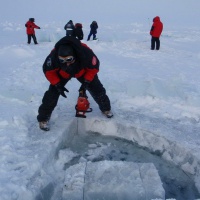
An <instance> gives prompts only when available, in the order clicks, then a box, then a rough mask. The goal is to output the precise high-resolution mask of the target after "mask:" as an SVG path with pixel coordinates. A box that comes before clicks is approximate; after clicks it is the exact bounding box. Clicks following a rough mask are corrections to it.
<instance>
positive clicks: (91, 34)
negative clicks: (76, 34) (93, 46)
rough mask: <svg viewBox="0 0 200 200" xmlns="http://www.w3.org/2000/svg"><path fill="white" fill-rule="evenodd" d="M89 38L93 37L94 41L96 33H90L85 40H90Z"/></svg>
mask: <svg viewBox="0 0 200 200" xmlns="http://www.w3.org/2000/svg"><path fill="white" fill-rule="evenodd" d="M91 36H93V40H95V39H96V33H94V32H91V31H90V33H89V35H88V39H87V40H90V37H91Z"/></svg>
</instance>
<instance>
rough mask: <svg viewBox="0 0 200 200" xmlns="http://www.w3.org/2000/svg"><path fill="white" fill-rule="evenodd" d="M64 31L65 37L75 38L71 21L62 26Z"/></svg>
mask: <svg viewBox="0 0 200 200" xmlns="http://www.w3.org/2000/svg"><path fill="white" fill-rule="evenodd" d="M64 29H65V30H66V36H75V33H74V29H75V27H74V23H73V21H72V20H69V21H68V22H67V24H66V25H65V26H64Z"/></svg>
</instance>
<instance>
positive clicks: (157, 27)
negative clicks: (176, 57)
mask: <svg viewBox="0 0 200 200" xmlns="http://www.w3.org/2000/svg"><path fill="white" fill-rule="evenodd" d="M162 30H163V23H162V22H161V21H160V17H159V16H156V17H154V18H153V25H152V27H151V30H150V35H151V36H152V37H151V50H154V49H155V45H156V50H159V49H160V35H161V33H162Z"/></svg>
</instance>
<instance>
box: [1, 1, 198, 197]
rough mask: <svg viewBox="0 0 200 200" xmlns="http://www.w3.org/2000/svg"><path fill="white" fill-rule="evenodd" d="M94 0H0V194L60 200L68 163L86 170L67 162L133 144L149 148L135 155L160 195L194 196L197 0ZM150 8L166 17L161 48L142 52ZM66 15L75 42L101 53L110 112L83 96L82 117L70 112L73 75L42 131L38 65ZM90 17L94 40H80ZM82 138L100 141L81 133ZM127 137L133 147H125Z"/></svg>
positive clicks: (122, 156)
mask: <svg viewBox="0 0 200 200" xmlns="http://www.w3.org/2000/svg"><path fill="white" fill-rule="evenodd" d="M95 4H96V3H95ZM97 4H98V6H97V7H96V6H95V8H94V2H93V1H92V0H87V1H80V0H68V1H66V0H60V1H59V2H56V1H55V2H54V1H47V0H43V1H39V0H35V1H29V0H28V1H27V0H20V3H19V1H11V0H7V1H5V2H4V1H3V2H1V7H0V13H1V19H0V63H1V78H0V85H1V87H0V101H1V105H0V111H1V115H0V194H1V195H0V199H1V200H27V199H29V200H31V199H37V200H39V199H45V200H47V199H53V200H54V199H56V200H57V199H62V193H63V191H64V187H65V184H64V183H65V178H66V172H67V171H68V170H69V169H74V170H72V171H71V173H69V174H67V175H68V176H69V177H76V176H77V177H81V176H84V175H85V174H81V171H80V173H77V170H75V166H76V167H77V166H80V167H81V166H82V165H84V163H86V162H91V164H96V165H98V164H100V163H98V162H102V163H104V162H105V163H106V161H107V162H111V161H112V162H116V163H117V162H118V161H124V162H125V161H126V162H133V160H134V158H133V155H131V153H132V152H131V150H130V149H131V148H133V146H134V145H135V146H137V147H139V148H140V149H142V150H143V151H145V152H148V154H150V155H152V156H154V157H151V156H150V157H145V159H143V160H142V161H141V163H144V162H146V160H148V162H147V163H153V164H154V165H155V168H156V170H158V174H159V176H160V177H161V181H162V183H163V188H164V190H165V198H166V199H177V200H179V199H181V200H182V199H184V198H185V199H188V200H193V199H198V198H200V154H199V151H200V78H199V75H200V66H199V61H200V50H199V49H200V28H199V19H200V12H199V7H200V2H199V1H195V0H190V1H187V0H186V1H181V0H177V1H172V0H168V1H161V2H158V1H157V0H148V1H147V0H135V1H131V0H127V1H126V2H124V1H122V0H116V1H115V3H114V4H113V2H112V1H106V0H101V1H99V3H98V2H97ZM80 5H81V6H80ZM152 8H154V9H152ZM157 15H158V16H160V18H161V21H162V22H163V24H164V30H163V33H162V36H161V38H160V40H161V49H160V50H159V51H150V39H151V38H150V35H149V30H150V27H151V24H152V19H153V17H155V16H157ZM30 17H34V18H35V22H36V24H37V25H39V26H40V27H41V29H40V30H36V37H37V39H38V42H39V45H34V44H31V45H27V43H26V42H27V36H26V33H25V26H24V24H25V22H26V21H27V20H28V18H30ZM70 19H72V20H73V21H74V22H75V23H76V22H80V23H82V24H83V31H84V40H83V41H82V42H84V43H86V44H87V45H88V46H89V47H91V48H92V49H93V51H94V52H95V54H96V55H97V56H98V58H99V59H100V62H101V66H100V72H99V77H100V80H101V81H102V83H103V85H104V86H105V88H106V90H107V94H108V96H109V97H110V100H111V105H112V111H113V113H114V118H112V119H105V118H104V116H102V114H101V113H100V111H99V109H98V106H97V105H96V103H95V102H94V101H93V99H92V98H91V96H90V95H89V101H90V104H91V107H92V108H93V112H92V113H88V114H87V118H86V119H85V120H82V119H76V118H75V117H74V116H75V109H74V106H75V103H76V100H77V96H78V88H79V86H80V85H79V83H78V82H77V81H76V80H75V79H73V80H71V81H70V82H69V83H68V84H67V86H66V87H67V89H68V90H69V93H68V94H67V96H68V98H67V99H64V98H60V99H59V103H58V106H57V107H56V109H55V110H54V112H53V115H52V118H51V121H50V126H51V130H50V131H49V132H43V131H41V130H39V128H38V124H37V120H36V116H37V110H38V107H39V105H40V104H41V100H42V97H43V94H44V92H45V91H46V90H47V88H48V86H49V83H48V81H47V80H46V79H45V77H44V74H43V72H42V64H43V62H44V60H45V58H46V56H47V55H48V54H49V52H50V51H51V49H53V47H54V44H55V43H56V42H57V41H58V40H59V39H60V38H61V37H63V36H64V35H65V30H64V29H63V27H64V25H65V23H66V22H67V21H68V20H70ZM93 20H96V21H97V22H98V24H99V29H98V33H97V36H98V38H99V41H86V37H87V35H88V33H89V25H90V23H91V22H92V21H93ZM99 136H100V137H99ZM88 137H89V138H90V139H92V140H93V141H94V140H95V139H96V140H97V139H98V140H101V139H102V140H104V139H105V141H104V143H103V144H102V143H100V142H98V141H95V142H92V141H85V140H87V139H88ZM74 138H75V139H74ZM77 138H80V140H78V139H77ZM108 138H109V139H108ZM106 141H107V142H106ZM116 141H118V143H117V144H115V148H114V147H113V145H114V143H115V142H116ZM76 142H77V144H76ZM129 143H130V145H133V146H131V148H130V149H129V151H128V150H126V151H123V148H125V147H127V146H128V145H129ZM116 145H118V148H117V146H116ZM123 145H125V146H123ZM108 149H109V153H108ZM118 149H119V151H118ZM81 151H83V152H81ZM130 152H131V153H130ZM137 153H138V155H137V154H136V155H135V156H136V157H137V158H138V159H139V157H140V156H139V152H138V151H137ZM153 160H154V162H153ZM159 160H160V161H161V162H162V165H163V166H164V165H165V168H164V169H163V170H161V168H159V166H160V164H158V163H159ZM151 161H152V162H151ZM126 162H125V163H126ZM116 163H115V164H116ZM172 171H173V172H172ZM170 172H171V173H170ZM110 173H112V171H111V172H110ZM166 175H169V176H168V177H167V176H166ZM93 178H94V177H93ZM175 182H176V183H175ZM149 184H150V183H149ZM153 184H154V181H152V185H153ZM77 187H78V185H77ZM172 190H173V192H171V191H172ZM174 191H175V192H174ZM149 193H150V191H149ZM181 195H182V196H181Z"/></svg>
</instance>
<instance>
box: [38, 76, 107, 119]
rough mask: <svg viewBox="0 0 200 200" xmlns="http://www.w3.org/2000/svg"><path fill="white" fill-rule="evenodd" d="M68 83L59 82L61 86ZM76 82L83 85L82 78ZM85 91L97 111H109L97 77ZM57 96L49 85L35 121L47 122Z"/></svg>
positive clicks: (56, 101) (53, 87) (103, 89)
mask: <svg viewBox="0 0 200 200" xmlns="http://www.w3.org/2000/svg"><path fill="white" fill-rule="evenodd" d="M68 81H69V80H66V79H63V80H62V81H61V84H62V85H65V84H66V83H67V82H68ZM78 81H79V82H80V83H83V81H84V78H83V77H81V78H78ZM87 90H88V91H89V93H90V94H91V96H92V97H93V99H94V100H95V101H96V103H97V104H98V105H99V109H100V110H101V111H102V112H103V111H109V110H110V109H111V106H110V100H109V98H108V96H107V95H106V90H105V88H104V87H103V85H102V83H101V82H100V80H99V78H98V76H97V75H96V76H95V77H94V79H93V81H92V82H91V83H90V84H89V86H88V88H87ZM59 96H60V94H59V93H58V91H57V89H56V88H55V86H53V85H50V86H49V89H48V90H47V91H46V92H45V93H44V96H43V99H42V104H41V105H40V107H39V109H38V116H37V120H38V121H39V122H41V121H47V120H49V119H50V117H51V114H52V112H53V110H54V108H55V107H56V105H57V103H58V99H59Z"/></svg>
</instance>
